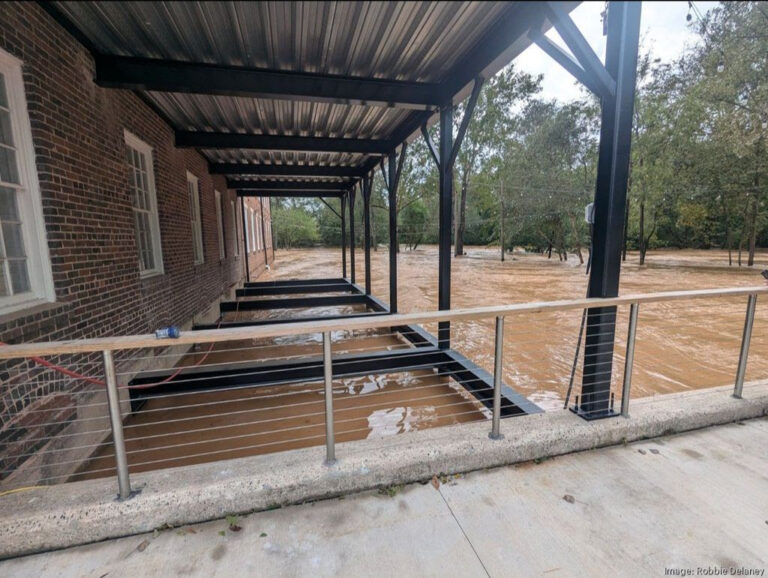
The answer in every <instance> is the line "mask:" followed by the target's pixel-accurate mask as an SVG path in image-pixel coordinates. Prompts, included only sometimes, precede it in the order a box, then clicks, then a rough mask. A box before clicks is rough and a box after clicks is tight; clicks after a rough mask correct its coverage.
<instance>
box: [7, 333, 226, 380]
mask: <svg viewBox="0 0 768 578" xmlns="http://www.w3.org/2000/svg"><path fill="white" fill-rule="evenodd" d="M219 327H221V320H219V323H218V325H217V326H216V329H218V328H219ZM2 345H8V343H5V342H3V341H0V346H2ZM214 345H216V344H215V343H211V345H210V347H208V351H206V352H205V355H203V357H202V358H201V359H200V361H198V362H197V363H195V364H194V365H191V366H187V367H197V366H199V365H202V364H203V362H204V361H205V360H206V359H208V356H209V355H210V354H211V352H212V351H213V346H214ZM29 359H30V360H31V361H34V362H35V363H37V364H38V365H42V366H43V367H48V368H50V369H53V370H54V371H58V372H59V373H63V374H64V375H67V376H69V377H72V378H74V379H80V380H82V381H86V382H88V383H93V384H94V385H100V386H101V387H106V386H107V384H106V382H105V381H103V380H101V379H96V378H95V377H89V376H87V375H83V374H82V373H77V372H76V371H72V370H71V369H67V368H66V367H61V366H60V365H56V364H55V363H51V362H50V361H48V360H46V359H43V358H42V357H30V358H29ZM183 369H186V367H180V368H178V369H177V370H176V371H174V372H173V373H172V374H171V375H169V376H168V377H166V378H165V379H163V380H162V381H157V382H155V383H145V384H142V385H118V387H120V388H123V389H149V388H152V387H157V386H159V385H164V384H166V383H168V382H169V381H171V380H172V379H173V378H174V377H176V376H177V375H179V374H180V373H181V371H182V370H183Z"/></svg>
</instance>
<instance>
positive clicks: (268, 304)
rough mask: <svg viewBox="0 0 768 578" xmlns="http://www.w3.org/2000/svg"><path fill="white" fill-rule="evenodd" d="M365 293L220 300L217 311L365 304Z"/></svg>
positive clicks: (366, 300)
mask: <svg viewBox="0 0 768 578" xmlns="http://www.w3.org/2000/svg"><path fill="white" fill-rule="evenodd" d="M367 304H368V299H367V296H366V295H359V294H352V295H328V296H323V297H286V298H285V299H259V300H254V301H222V302H221V303H219V311H221V312H222V313H231V312H232V311H264V310H268V309H297V308H300V307H332V306H336V305H367Z"/></svg>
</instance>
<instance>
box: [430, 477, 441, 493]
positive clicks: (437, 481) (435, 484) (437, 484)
mask: <svg viewBox="0 0 768 578" xmlns="http://www.w3.org/2000/svg"><path fill="white" fill-rule="evenodd" d="M432 485H433V486H434V487H435V489H436V490H438V489H440V480H438V479H437V476H432Z"/></svg>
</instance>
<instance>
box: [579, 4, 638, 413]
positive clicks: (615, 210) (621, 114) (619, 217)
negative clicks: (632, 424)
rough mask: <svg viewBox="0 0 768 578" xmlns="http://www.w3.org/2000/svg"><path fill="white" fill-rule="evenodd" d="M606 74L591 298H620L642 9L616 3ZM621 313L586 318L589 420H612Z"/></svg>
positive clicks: (601, 311) (598, 312)
mask: <svg viewBox="0 0 768 578" xmlns="http://www.w3.org/2000/svg"><path fill="white" fill-rule="evenodd" d="M606 19H607V20H606V24H607V41H606V64H605V67H606V70H607V71H608V73H609V74H610V76H611V78H613V79H614V80H615V81H616V89H615V92H614V93H613V94H609V95H606V96H604V97H603V99H602V101H601V104H602V117H601V127H600V145H599V152H598V165H597V185H596V189H595V224H594V248H593V253H592V271H591V273H590V277H589V291H588V296H589V297H616V296H617V295H618V293H619V272H620V269H621V246H622V240H623V238H622V237H623V235H622V234H623V225H624V208H625V206H626V201H627V179H628V176H629V160H630V144H631V137H632V114H633V109H634V102H635V76H636V72H637V49H638V40H639V32H640V3H639V2H611V3H609V5H608V12H607V15H606ZM615 329H616V308H615V307H600V308H593V309H590V310H589V311H588V314H587V329H586V338H585V347H584V372H583V380H582V388H581V395H580V396H579V402H578V404H577V406H576V407H575V408H574V410H575V411H576V412H577V413H578V414H579V415H581V416H582V417H584V418H586V419H596V418H601V417H608V416H610V415H613V412H612V409H611V372H612V369H613V348H614V337H615V335H614V333H615Z"/></svg>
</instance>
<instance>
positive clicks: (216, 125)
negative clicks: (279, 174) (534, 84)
mask: <svg viewBox="0 0 768 578" xmlns="http://www.w3.org/2000/svg"><path fill="white" fill-rule="evenodd" d="M52 4H53V6H54V8H55V9H56V10H57V11H58V12H59V13H60V14H61V15H62V16H63V17H64V18H65V19H66V20H67V21H68V22H70V23H71V24H73V25H74V27H75V28H77V29H78V30H79V31H80V33H81V34H82V36H84V37H85V38H87V39H88V41H89V42H90V44H91V45H92V48H93V50H94V51H95V52H97V53H100V54H107V55H117V56H128V57H141V58H150V59H161V60H170V61H182V62H193V63H203V64H216V65H229V66H242V67H249V68H260V69H272V70H279V71H297V72H306V73H319V74H336V75H344V76H355V77H369V78H382V79H390V80H405V81H414V82H441V81H444V80H445V79H446V76H447V75H448V74H449V71H451V70H452V69H455V67H456V65H457V64H458V63H460V62H462V59H463V58H465V57H466V55H467V54H468V53H469V52H470V51H471V50H472V49H473V48H474V47H476V46H477V45H478V44H479V43H481V42H482V41H483V39H484V37H485V36H486V35H487V33H488V32H489V31H490V30H491V29H492V28H493V26H494V25H495V24H496V23H497V22H498V21H499V20H500V19H501V18H504V17H507V16H510V17H514V16H515V14H517V12H514V11H515V9H516V7H518V6H520V5H522V4H523V3H521V2H54V3H52ZM512 40H514V39H512ZM144 96H145V97H146V98H147V100H148V101H150V102H151V103H152V104H153V105H154V106H156V108H157V109H158V110H159V111H161V113H162V114H164V115H165V117H166V118H167V119H168V121H169V122H170V123H171V124H172V125H174V127H175V128H176V129H177V130H182V131H211V132H217V133H245V134H269V135H291V136H312V137H332V138H360V139H389V138H390V137H392V136H393V135H395V134H401V132H402V131H401V130H399V129H401V127H404V126H409V127H410V126H411V125H413V122H414V118H417V117H418V118H423V114H424V113H423V112H421V113H419V112H418V111H414V110H408V109H402V108H389V107H386V106H363V105H354V104H331V103H327V102H307V101H301V100H300V99H293V100H287V99H283V100H281V99H279V98H274V99H272V98H250V97H242V96H238V97H235V96H211V95H201V94H183V93H168V92H146V93H144ZM419 122H421V121H419ZM400 138H402V136H401V137H400ZM201 152H202V154H203V155H205V156H206V157H207V158H208V160H209V161H210V162H215V163H219V162H221V163H265V164H267V163H272V164H281V165H283V164H299V165H327V166H356V167H360V166H362V165H364V164H365V163H366V162H370V161H369V159H370V157H369V156H368V155H365V154H349V153H330V152H325V153H319V152H286V151H263V150H250V149H249V150H244V149H236V148H233V149H215V150H202V151H201ZM368 166H370V165H368Z"/></svg>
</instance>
